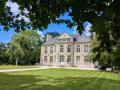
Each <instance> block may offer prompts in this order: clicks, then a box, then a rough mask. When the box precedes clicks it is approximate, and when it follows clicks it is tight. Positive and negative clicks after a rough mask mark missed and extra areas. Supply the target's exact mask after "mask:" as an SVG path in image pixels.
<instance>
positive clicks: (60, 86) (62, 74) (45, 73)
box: [0, 69, 120, 90]
mask: <svg viewBox="0 0 120 90" xmlns="http://www.w3.org/2000/svg"><path fill="white" fill-rule="evenodd" d="M0 90H120V74H119V73H111V72H99V71H84V70H70V69H45V70H33V71H20V72H14V73H0Z"/></svg>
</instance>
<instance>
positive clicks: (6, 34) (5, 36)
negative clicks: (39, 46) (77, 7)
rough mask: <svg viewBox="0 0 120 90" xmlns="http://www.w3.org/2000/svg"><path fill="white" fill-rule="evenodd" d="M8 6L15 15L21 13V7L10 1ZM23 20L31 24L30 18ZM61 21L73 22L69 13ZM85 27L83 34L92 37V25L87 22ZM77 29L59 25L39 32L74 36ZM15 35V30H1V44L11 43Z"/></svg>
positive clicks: (51, 25)
mask: <svg viewBox="0 0 120 90" xmlns="http://www.w3.org/2000/svg"><path fill="white" fill-rule="evenodd" d="M6 5H7V6H10V7H11V11H12V12H13V13H14V14H15V15H17V14H18V13H19V12H20V10H19V9H18V8H19V6H18V5H17V4H16V3H12V2H10V1H8V2H7V3H6ZM25 12H26V13H27V12H28V11H27V10H25ZM21 18H22V16H20V17H19V19H21ZM23 18H24V19H25V20H26V21H27V22H29V19H28V18H26V17H23ZM60 19H68V20H72V18H71V17H70V16H68V14H67V13H65V14H64V16H61V17H60ZM83 26H84V28H85V31H84V32H83V33H84V34H86V35H87V36H89V35H90V33H89V29H90V27H91V24H90V23H89V22H85V23H84V25H83ZM76 28H77V26H75V27H72V28H71V29H70V28H68V27H67V25H66V24H59V25H58V24H49V25H48V28H47V29H44V30H43V32H41V31H38V33H39V34H41V35H45V34H46V33H47V32H58V33H63V32H66V33H68V34H71V35H72V34H75V33H76ZM0 29H2V26H0ZM14 34H15V32H14V29H10V30H9V31H3V30H1V31H0V42H4V43H7V42H10V41H11V39H12V36H13V35H14Z"/></svg>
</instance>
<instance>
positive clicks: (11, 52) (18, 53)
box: [7, 41, 24, 66]
mask: <svg viewBox="0 0 120 90" xmlns="http://www.w3.org/2000/svg"><path fill="white" fill-rule="evenodd" d="M7 54H8V56H9V60H11V61H12V62H13V63H14V64H15V65H16V66H17V65H18V62H20V59H21V58H22V57H23V55H24V52H23V50H22V48H21V47H20V45H19V44H18V43H17V42H14V41H13V42H11V43H10V45H9V47H8V49H7ZM14 60H15V62H14Z"/></svg>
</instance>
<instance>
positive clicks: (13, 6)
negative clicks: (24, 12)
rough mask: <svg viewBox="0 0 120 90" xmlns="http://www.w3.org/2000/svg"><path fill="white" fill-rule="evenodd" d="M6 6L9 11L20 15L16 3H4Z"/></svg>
mask: <svg viewBox="0 0 120 90" xmlns="http://www.w3.org/2000/svg"><path fill="white" fill-rule="evenodd" d="M6 6H8V7H11V11H12V12H13V13H14V14H15V15H17V14H18V13H20V10H19V5H18V4H17V3H13V2H11V1H8V2H6Z"/></svg>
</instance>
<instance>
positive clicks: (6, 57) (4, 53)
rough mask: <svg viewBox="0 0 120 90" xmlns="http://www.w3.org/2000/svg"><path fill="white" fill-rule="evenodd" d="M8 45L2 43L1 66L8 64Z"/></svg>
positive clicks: (0, 45)
mask: <svg viewBox="0 0 120 90" xmlns="http://www.w3.org/2000/svg"><path fill="white" fill-rule="evenodd" d="M6 45H7V44H4V43H0V64H3V63H4V64H8V63H9V62H8V56H7V55H6V50H7V47H6Z"/></svg>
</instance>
